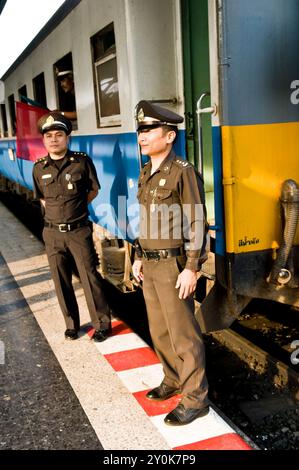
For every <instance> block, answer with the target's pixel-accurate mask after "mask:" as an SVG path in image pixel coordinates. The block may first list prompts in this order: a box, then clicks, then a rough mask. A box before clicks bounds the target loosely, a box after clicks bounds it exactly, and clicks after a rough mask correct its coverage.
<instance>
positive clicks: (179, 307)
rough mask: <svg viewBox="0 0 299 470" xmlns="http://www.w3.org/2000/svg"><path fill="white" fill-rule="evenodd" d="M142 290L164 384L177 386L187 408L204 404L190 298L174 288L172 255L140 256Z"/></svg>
mask: <svg viewBox="0 0 299 470" xmlns="http://www.w3.org/2000/svg"><path fill="white" fill-rule="evenodd" d="M143 273H144V282H143V293H144V298H145V302H146V308H147V314H148V320H149V328H150V332H151V336H152V340H153V343H154V347H155V351H156V353H157V355H158V357H159V359H160V361H161V363H162V365H163V371H164V376H165V377H164V380H163V382H164V383H166V384H167V385H170V386H173V387H177V388H181V390H182V394H183V397H182V401H181V403H182V404H183V405H184V406H186V407H187V408H201V407H202V406H204V405H206V404H207V393H208V383H207V378H206V374H205V350H204V344H203V340H202V335H201V331H200V328H199V325H198V323H197V321H196V319H195V317H194V301H193V299H192V298H191V297H189V298H188V299H185V300H180V299H179V297H178V294H179V289H176V288H175V285H176V281H177V277H178V275H179V273H180V270H179V268H178V265H177V260H176V258H175V257H172V258H167V259H162V260H160V261H154V260H150V261H149V260H146V259H143Z"/></svg>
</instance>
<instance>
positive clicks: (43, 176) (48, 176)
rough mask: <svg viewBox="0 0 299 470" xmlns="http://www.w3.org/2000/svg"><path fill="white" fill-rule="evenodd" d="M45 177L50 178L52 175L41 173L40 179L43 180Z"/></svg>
mask: <svg viewBox="0 0 299 470" xmlns="http://www.w3.org/2000/svg"><path fill="white" fill-rule="evenodd" d="M46 178H52V175H50V174H48V175H42V180H45V179H46Z"/></svg>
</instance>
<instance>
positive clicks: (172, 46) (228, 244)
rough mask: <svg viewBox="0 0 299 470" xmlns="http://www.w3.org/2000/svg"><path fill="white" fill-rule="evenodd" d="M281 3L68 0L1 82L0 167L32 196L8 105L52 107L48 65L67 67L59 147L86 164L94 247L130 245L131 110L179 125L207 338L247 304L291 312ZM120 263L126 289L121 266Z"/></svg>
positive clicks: (289, 55)
mask: <svg viewBox="0 0 299 470" xmlns="http://www.w3.org/2000/svg"><path fill="white" fill-rule="evenodd" d="M287 5H288V7H287V8H286V6H285V2H283V0H271V1H270V0H253V1H251V2H246V1H245V0H223V1H220V0H209V1H207V0H181V1H179V0H163V2H161V1H160V0H127V1H123V0H114V1H113V2H111V1H109V0H106V1H105V0H82V1H81V2H80V1H66V2H65V3H64V4H63V6H62V7H61V9H60V10H59V12H58V13H57V14H56V15H55V16H54V18H53V19H52V20H51V21H50V22H49V24H48V25H46V27H45V28H44V30H43V31H42V32H41V33H40V34H39V36H38V37H37V38H36V39H35V40H34V41H33V43H32V44H31V45H30V46H29V48H28V49H27V50H26V51H25V53H24V54H23V55H22V56H21V57H20V58H19V60H18V61H17V62H16V63H15V64H14V65H13V66H12V67H11V69H10V70H9V71H8V72H7V73H6V75H5V76H4V82H5V91H6V99H5V102H4V103H3V104H2V105H1V115H2V118H1V129H2V135H5V137H4V138H2V139H1V142H0V152H1V156H0V158H1V163H0V169H1V172H2V174H3V175H4V176H6V177H7V178H8V179H10V180H13V181H16V182H18V183H20V184H21V185H22V186H25V187H27V188H28V189H30V188H31V186H32V181H31V170H32V162H30V161H27V160H24V159H15V158H14V150H15V139H14V137H13V121H14V115H13V112H14V106H13V105H14V100H16V99H17V97H18V93H20V92H22V93H20V94H21V95H22V96H24V94H27V96H28V97H31V98H34V99H35V100H36V101H39V102H42V104H46V105H47V107H48V108H49V109H56V108H58V107H60V99H62V97H61V96H60V93H59V89H57V83H56V80H55V73H54V71H55V67H57V66H61V65H63V64H64V63H65V64H70V63H72V67H73V71H74V77H75V92H76V103H77V115H78V119H77V129H76V130H75V131H74V133H73V137H72V143H71V148H72V149H74V150H80V151H85V152H87V153H88V154H90V155H91V156H92V158H93V160H94V163H95V165H96V168H97V171H98V174H99V177H100V180H101V183H102V190H101V193H100V195H99V197H98V198H97V199H96V200H95V202H94V203H93V204H92V205H91V216H92V219H93V221H94V222H95V224H96V226H97V227H100V226H101V227H102V228H104V229H105V230H106V232H104V234H105V236H106V239H107V238H109V235H107V234H108V232H109V233H110V234H113V235H116V237H117V239H118V240H119V239H124V240H127V241H131V240H132V239H133V238H134V236H135V234H136V233H137V229H138V227H137V226H138V217H137V205H136V183H137V178H138V173H139V169H140V166H141V164H142V163H143V162H142V161H141V159H140V157H139V155H138V148H137V141H136V135H135V126H134V112H133V110H134V106H135V104H136V103H137V102H138V101H139V100H140V99H148V100H153V101H157V102H160V103H161V104H164V105H165V106H169V107H170V109H173V110H174V111H176V112H178V113H181V114H183V113H184V114H185V117H186V119H185V122H186V128H185V129H184V128H182V129H180V131H179V138H178V141H177V143H176V151H177V153H178V154H181V155H182V156H186V157H187V158H188V159H189V160H190V161H191V162H193V163H194V164H195V165H196V166H197V167H198V168H199V169H200V171H202V172H203V175H204V179H205V191H206V202H207V207H208V219H209V223H210V233H211V254H210V260H209V262H208V263H207V265H205V266H203V279H204V278H206V279H209V280H210V284H211V283H213V284H214V285H213V287H212V289H211V290H207V291H205V288H204V289H203V290H202V289H200V292H199V294H200V300H202V304H201V309H199V311H198V319H199V321H200V322H201V323H202V326H203V329H205V330H210V329H216V328H222V327H226V326H228V325H229V324H230V323H231V322H232V321H233V320H234V319H235V318H236V317H237V316H238V314H239V313H240V311H241V310H242V309H243V308H244V306H245V305H246V304H247V303H248V302H249V300H250V299H251V298H253V297H260V298H268V299H273V300H276V301H279V302H284V303H288V304H292V305H297V306H298V304H299V294H298V242H299V235H298V209H296V207H298V184H299V174H298V173H299V169H298V164H296V163H295V162H296V161H295V142H296V141H295V136H298V121H299V119H298V114H299V105H297V101H298V98H297V96H298V95H299V94H298V93H297V94H296V83H298V80H299V64H298V58H297V55H296V48H295V47H294V44H296V43H298V35H299V32H298V28H297V24H298V14H299V5H298V2H297V1H296V0H288V3H287ZM6 114H7V119H6ZM6 121H7V122H6ZM287 180H293V181H294V182H293V183H291V182H290V183H285V185H284V182H286V181H287ZM285 187H286V189H283V188H285ZM119 197H120V199H119ZM119 201H121V204H120V205H119ZM296 204H297V206H296ZM282 215H283V216H282ZM290 227H291V228H290ZM101 233H102V234H103V231H102V229H101ZM106 244H107V243H106ZM115 245H117V243H115V242H113V241H110V242H109V247H108V249H106V250H104V252H106V255H105V254H103V250H102V247H103V244H100V249H101V250H102V256H104V258H103V261H104V263H103V264H105V263H106V265H109V266H110V271H113V270H116V271H117V269H118V268H116V266H115V264H116V263H117V259H118V254H119V253H121V252H122V253H123V254H124V252H125V253H129V250H128V244H127V243H126V242H125V245H124V247H121V248H117V246H115ZM118 245H122V243H121V242H120V243H119V244H118ZM109 250H110V255H111V254H112V256H110V258H109V256H108V255H107V253H108V252H109ZM111 252H112V253H111ZM105 256H106V258H105ZM107 256H108V258H109V259H108V260H107ZM121 264H122V266H123V269H121V271H122V273H121V275H120V277H121V280H122V281H125V283H127V282H128V279H129V271H130V270H129V256H128V255H127V256H126V257H125V261H124V258H122V260H121ZM124 265H125V268H124ZM214 265H215V267H214ZM109 266H108V268H109ZM108 271H109V269H108ZM122 285H123V283H122ZM201 286H202V287H204V283H201ZM214 314H215V315H214Z"/></svg>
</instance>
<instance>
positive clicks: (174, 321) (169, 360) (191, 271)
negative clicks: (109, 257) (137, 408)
mask: <svg viewBox="0 0 299 470" xmlns="http://www.w3.org/2000/svg"><path fill="white" fill-rule="evenodd" d="M136 114H137V132H138V143H139V145H140V148H141V153H142V154H144V155H148V156H149V157H150V161H149V163H147V164H146V165H145V166H144V168H143V169H142V171H141V174H140V177H139V182H138V196H137V197H138V200H139V203H140V236H139V240H138V243H137V244H136V259H135V262H134V264H133V274H134V276H135V278H136V279H137V280H138V281H143V293H144V298H145V301H146V307H147V313H148V319H149V327H150V332H151V335H152V339H153V343H154V347H155V350H156V353H157V355H158V357H159V359H160V361H161V363H162V365H163V371H164V379H163V381H162V383H161V384H160V386H159V387H156V388H154V389H153V390H151V391H149V392H148V393H147V398H148V399H149V400H156V401H162V400H166V399H168V398H170V397H171V396H173V395H176V394H178V393H182V400H181V402H180V404H179V405H178V406H177V407H176V408H175V409H174V410H173V411H171V412H170V413H169V414H168V415H167V416H166V418H165V423H166V424H169V425H184V424H188V423H190V422H192V421H193V420H194V419H196V418H199V417H201V416H204V415H206V414H207V413H208V411H209V407H208V405H207V403H208V400H207V393H208V384H207V379H206V375H205V353H204V344H203V340H202V336H201V331H200V328H199V325H198V323H197V321H196V320H195V317H194V301H193V298H192V294H193V292H194V290H195V288H196V282H197V275H196V273H197V271H199V270H200V267H201V264H202V263H203V262H204V261H205V259H206V254H205V234H206V221H205V207H204V191H203V182H202V179H201V176H200V175H199V174H198V172H197V171H196V170H195V168H194V167H193V165H192V164H190V163H188V162H187V161H186V160H183V159H182V158H178V157H177V156H176V155H175V153H174V151H173V150H172V145H173V142H174V140H175V137H176V133H177V127H176V125H177V124H178V123H179V122H182V121H183V118H182V117H181V116H179V115H178V114H175V113H173V112H171V111H169V110H167V109H164V108H161V107H160V106H157V105H155V104H153V103H150V102H148V101H140V102H139V103H138V105H137V108H136Z"/></svg>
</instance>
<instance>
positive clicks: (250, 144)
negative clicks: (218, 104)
mask: <svg viewBox="0 0 299 470" xmlns="http://www.w3.org/2000/svg"><path fill="white" fill-rule="evenodd" d="M298 137H299V123H298V122H290V123H284V124H259V125H249V126H223V127H222V152H223V185H224V211H225V227H226V231H225V235H226V251H227V252H228V253H242V252H249V251H257V250H264V249H269V248H276V247H278V246H279V244H280V243H281V239H282V220H281V212H280V202H279V198H280V192H281V186H282V183H283V182H284V181H285V180H286V179H289V178H290V179H294V180H295V181H296V182H297V183H298V184H299V144H298ZM295 241H296V244H299V228H298V227H297V233H296V239H295Z"/></svg>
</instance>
